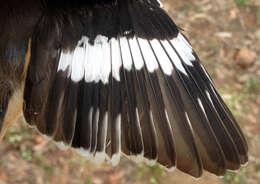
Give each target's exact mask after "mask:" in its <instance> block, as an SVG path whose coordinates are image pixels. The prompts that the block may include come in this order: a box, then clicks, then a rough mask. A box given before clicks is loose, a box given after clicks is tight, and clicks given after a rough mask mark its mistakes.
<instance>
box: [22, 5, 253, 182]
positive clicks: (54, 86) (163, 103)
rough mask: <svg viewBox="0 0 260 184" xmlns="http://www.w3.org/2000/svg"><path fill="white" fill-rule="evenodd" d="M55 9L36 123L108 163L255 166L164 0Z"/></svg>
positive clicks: (36, 56) (41, 67)
mask: <svg viewBox="0 0 260 184" xmlns="http://www.w3.org/2000/svg"><path fill="white" fill-rule="evenodd" d="M55 2H56V1H48V3H46V4H45V5H44V7H43V9H44V10H45V11H43V12H44V13H43V15H42V18H41V20H40V21H39V22H38V24H37V26H36V28H35V31H34V33H33V36H32V43H31V61H30V65H29V69H28V74H27V79H26V87H25V95H24V99H25V107H24V115H25V118H26V120H27V122H28V123H29V124H30V125H31V126H34V127H36V128H37V129H38V130H39V132H40V133H41V134H44V135H45V136H47V137H49V138H51V139H52V140H53V141H55V142H56V144H58V145H59V146H62V147H63V148H68V147H73V148H74V149H75V150H76V151H77V152H78V153H79V154H81V155H83V156H84V157H86V158H87V159H91V160H93V161H95V162H98V163H101V162H103V161H104V160H107V161H109V162H111V163H112V164H113V165H116V164H117V163H118V162H119V160H120V155H122V154H124V155H127V156H128V157H130V158H131V159H133V160H135V161H137V162H145V163H148V164H151V165H153V164H155V163H159V164H161V165H162V166H164V167H165V168H167V169H169V170H172V169H173V168H176V167H177V168H178V169H180V170H181V171H183V172H185V173H188V174H190V175H192V176H194V177H200V176H201V174H202V170H203V169H205V170H207V171H209V172H211V173H214V174H216V175H218V176H221V175H223V174H224V173H225V171H226V170H227V169H228V170H237V169H239V167H240V165H241V164H245V163H246V162H247V151H248V147H247V143H246V141H245V138H244V136H243V134H242V132H241V130H240V128H239V127H238V125H237V122H236V120H235V119H234V117H233V116H232V114H231V112H230V111H229V109H228V108H227V106H226V105H225V103H224V102H223V100H222V99H221V97H220V95H219V94H218V92H217V91H216V88H215V86H214V84H213V82H212V80H211V78H210V77H209V75H208V73H207V72H206V70H205V68H204V67H203V65H202V64H201V63H200V60H199V58H198V57H197V55H196V53H195V52H194V50H193V49H192V47H191V45H190V43H189V42H188V40H187V39H186V37H185V36H184V35H183V34H182V33H181V32H180V31H179V29H178V27H177V26H176V25H175V23H174V22H173V21H172V20H171V19H170V17H169V16H168V15H167V14H166V12H165V11H164V10H162V9H161V8H160V6H159V3H158V2H159V1H155V0H142V1H141V0H139V1H137V0H125V1H122V0H117V1H115V0H114V1H105V0H103V1H102V0H100V1H88V3H79V2H80V1H74V2H77V3H75V4H73V5H70V2H71V1H67V4H66V3H63V4H62V5H60V4H55ZM69 5H70V6H69Z"/></svg>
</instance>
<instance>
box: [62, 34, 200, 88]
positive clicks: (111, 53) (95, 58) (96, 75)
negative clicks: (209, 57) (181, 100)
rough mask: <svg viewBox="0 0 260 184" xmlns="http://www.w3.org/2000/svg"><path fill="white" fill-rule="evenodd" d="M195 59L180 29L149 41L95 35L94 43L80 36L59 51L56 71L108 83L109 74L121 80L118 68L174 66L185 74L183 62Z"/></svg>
mask: <svg viewBox="0 0 260 184" xmlns="http://www.w3.org/2000/svg"><path fill="white" fill-rule="evenodd" d="M194 60H196V58H195V56H194V54H193V49H192V47H191V45H190V44H189V43H188V41H187V40H186V39H185V37H184V36H183V35H182V34H181V33H179V34H178V36H177V37H176V38H173V39H172V40H156V39H154V40H151V41H148V40H145V39H143V38H138V37H133V38H126V37H119V38H118V39H115V38H112V39H111V40H108V38H107V37H105V36H101V35H98V36H97V38H96V39H95V41H94V45H92V44H91V43H89V39H88V38H87V37H85V36H83V37H82V39H81V40H80V41H79V43H78V46H77V47H76V48H75V50H74V51H73V52H65V51H62V53H61V56H60V61H59V65H58V71H67V72H68V74H67V75H68V77H70V78H71V80H72V81H74V82H79V81H80V80H82V79H83V78H84V79H85V82H87V83H90V82H95V83H98V82H99V81H102V82H103V83H104V84H107V83H108V81H109V76H110V75H112V76H113V78H114V79H116V80H117V81H120V69H121V68H123V69H126V70H128V71H130V70H131V69H132V67H133V66H134V67H135V69H136V70H141V69H142V68H143V67H144V66H145V67H146V68H147V70H148V71H149V72H151V73H153V72H154V71H155V70H157V69H159V68H161V69H162V71H163V73H164V74H166V75H169V76H170V75H172V72H173V69H174V68H176V69H177V70H179V71H180V72H182V73H183V74H185V75H188V74H187V72H186V70H185V67H184V65H188V66H193V64H192V62H193V61H194Z"/></svg>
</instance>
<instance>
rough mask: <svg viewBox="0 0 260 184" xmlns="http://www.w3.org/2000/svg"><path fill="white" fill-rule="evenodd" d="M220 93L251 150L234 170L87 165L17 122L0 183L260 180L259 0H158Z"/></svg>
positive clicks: (0, 150)
mask: <svg viewBox="0 0 260 184" xmlns="http://www.w3.org/2000/svg"><path fill="white" fill-rule="evenodd" d="M162 2H163V3H164V8H165V9H166V11H168V12H169V13H170V15H171V16H172V18H173V20H174V21H175V23H176V24H177V25H178V26H179V27H181V28H182V29H183V30H184V34H185V35H186V36H187V37H188V38H189V39H190V41H191V43H192V45H193V47H194V48H195V50H196V51H197V53H198V55H199V57H200V58H201V60H202V62H203V64H204V65H205V66H206V68H207V70H208V71H209V73H210V74H211V76H212V78H213V80H214V81H215V83H216V86H217V88H218V89H219V91H220V93H221V95H222V96H223V98H224V99H225V101H226V102H227V104H228V106H229V107H230V108H231V110H232V112H233V113H234V115H235V116H236V118H237V120H238V122H239V124H240V126H241V127H242V129H243V132H244V133H245V135H246V137H247V140H248V143H249V149H250V156H249V164H248V165H247V167H245V168H243V169H241V170H240V171H239V172H238V173H236V174H234V173H227V174H226V176H225V177H224V178H217V177H215V176H213V175H211V174H209V173H204V175H203V177H202V178H201V179H199V180H195V179H193V178H191V177H190V176H188V175H185V174H183V173H181V172H179V171H174V172H172V173H166V172H165V171H164V170H162V169H161V168H160V167H158V166H155V167H148V166H145V165H136V164H134V163H133V162H131V161H129V160H126V159H123V160H122V161H121V164H120V165H119V166H118V167H115V168H111V167H110V166H109V165H105V164H103V165H100V166H97V165H94V164H92V163H91V162H88V161H85V160H84V159H82V158H80V157H79V156H78V155H77V154H76V153H74V152H73V151H61V150H59V149H58V148H57V147H56V146H55V145H53V144H52V143H49V142H46V141H45V140H44V139H43V138H42V137H41V136H39V135H38V134H37V132H35V131H34V130H31V129H30V128H28V127H27V126H26V124H25V123H24V121H23V120H21V123H19V124H18V125H16V126H14V127H12V128H11V129H10V130H9V131H8V134H7V136H6V137H5V139H4V141H3V142H1V143H0V184H18V183H19V184H57V183H59V184H161V183H162V184H168V183H173V184H175V183H176V184H208V183H212V184H213V183H214V184H223V183H230V184H260V0H164V1H162Z"/></svg>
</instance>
